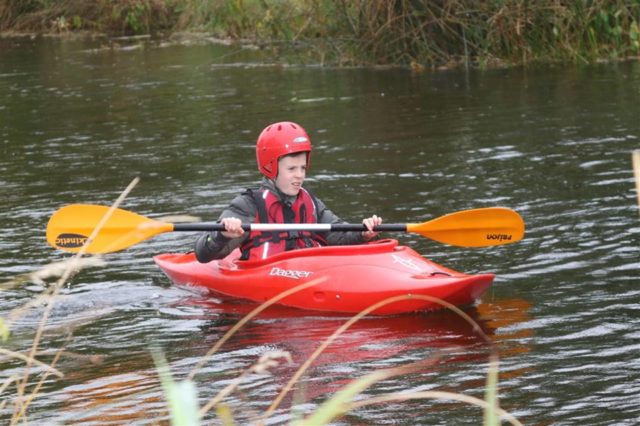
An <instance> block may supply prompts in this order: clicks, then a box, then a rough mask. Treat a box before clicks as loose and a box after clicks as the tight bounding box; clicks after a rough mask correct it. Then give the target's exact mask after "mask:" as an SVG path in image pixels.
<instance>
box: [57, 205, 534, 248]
mask: <svg viewBox="0 0 640 426" xmlns="http://www.w3.org/2000/svg"><path fill="white" fill-rule="evenodd" d="M109 210H111V215H110V217H109V218H108V219H107V220H106V221H105V222H104V224H103V225H102V227H101V228H100V230H99V232H98V233H97V235H96V236H95V237H94V238H93V240H92V241H89V243H88V245H87V248H86V253H90V254H100V253H110V252H114V251H119V250H123V249H125V248H127V247H131V246H132V245H135V244H138V243H140V242H142V241H144V240H147V239H149V238H151V237H153V236H155V235H158V234H162V233H165V232H181V231H221V230H224V226H223V225H221V224H219V223H211V222H205V223H176V224H174V223H167V222H161V221H159V220H154V219H150V218H147V217H144V216H141V215H139V214H137V213H133V212H130V211H127V210H123V209H111V208H110V207H107V206H99V205H92V204H70V205H68V206H65V207H62V208H61V209H59V210H58V211H56V212H55V213H54V214H53V215H52V216H51V218H50V219H49V223H48V224H47V241H48V242H49V244H51V246H53V247H55V248H57V249H61V250H65V251H70V252H74V253H75V252H78V251H80V249H81V248H82V246H83V245H84V244H85V243H87V240H88V239H89V236H90V235H91V233H92V232H93V230H94V228H96V226H97V225H98V224H99V223H100V222H101V221H102V220H103V218H104V217H105V215H106V214H107V212H109ZM242 229H244V230H245V231H282V232H284V231H315V232H346V231H365V230H366V227H365V226H364V225H363V224H348V223H338V224H328V223H309V224H307V223H301V224H291V223H283V224H280V223H278V224H270V223H251V224H243V225H242ZM374 229H375V230H376V231H391V232H411V233H416V234H420V235H422V236H423V237H426V238H430V239H432V240H435V241H439V242H441V243H445V244H450V245H455V246H461V247H487V246H497V245H501V244H508V243H515V242H516V241H519V240H521V239H522V237H523V236H524V221H523V220H522V217H520V215H519V214H518V213H516V212H515V211H513V210H511V209H508V208H505V207H487V208H480V209H472V210H462V211H459V212H455V213H450V214H447V215H444V216H441V217H438V218H436V219H432V220H429V221H427V222H423V223H406V224H382V225H379V226H377V227H375V228H374Z"/></svg>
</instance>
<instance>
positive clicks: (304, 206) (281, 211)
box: [240, 189, 327, 260]
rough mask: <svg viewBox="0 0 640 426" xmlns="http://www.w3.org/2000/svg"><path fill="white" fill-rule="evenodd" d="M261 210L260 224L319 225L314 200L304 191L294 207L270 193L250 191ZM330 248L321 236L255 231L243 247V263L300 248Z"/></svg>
mask: <svg viewBox="0 0 640 426" xmlns="http://www.w3.org/2000/svg"><path fill="white" fill-rule="evenodd" d="M247 192H248V193H249V194H250V195H252V196H253V200H254V201H255V204H256V207H257V210H258V211H257V213H256V219H255V222H256V223H317V221H318V219H317V214H316V204H315V202H314V199H313V196H312V195H311V194H310V193H309V192H307V191H306V190H304V189H301V190H300V192H299V193H298V196H297V197H296V200H295V201H294V203H293V204H292V205H291V207H289V206H287V205H286V204H284V203H283V202H282V201H280V199H278V197H277V196H276V195H275V194H274V193H273V192H271V191H269V190H268V189H260V190H250V189H249V190H247ZM323 245H327V242H326V240H325V239H324V238H322V237H321V236H320V235H318V234H316V233H315V232H311V231H282V232H278V231H273V232H262V231H252V232H251V234H250V235H249V239H248V240H247V242H246V243H245V244H243V245H242V247H240V250H241V251H242V257H241V259H242V260H257V259H265V258H267V257H268V256H272V255H274V254H276V253H281V252H283V251H288V250H293V249H297V248H308V247H319V246H323Z"/></svg>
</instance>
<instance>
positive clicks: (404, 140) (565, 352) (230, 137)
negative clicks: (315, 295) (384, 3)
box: [0, 39, 640, 425]
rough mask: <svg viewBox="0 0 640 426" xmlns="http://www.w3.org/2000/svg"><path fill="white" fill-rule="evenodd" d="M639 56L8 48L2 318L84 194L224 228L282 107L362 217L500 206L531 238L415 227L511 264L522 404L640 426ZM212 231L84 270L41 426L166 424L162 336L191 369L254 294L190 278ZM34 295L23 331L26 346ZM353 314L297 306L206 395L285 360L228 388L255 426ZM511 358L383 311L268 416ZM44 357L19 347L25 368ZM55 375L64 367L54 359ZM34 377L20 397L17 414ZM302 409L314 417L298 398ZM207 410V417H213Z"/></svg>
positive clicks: (18, 338)
mask: <svg viewBox="0 0 640 426" xmlns="http://www.w3.org/2000/svg"><path fill="white" fill-rule="evenodd" d="M639 98H640V63H638V62H621V63H615V64H597V65H590V66H547V67H538V68H532V69H528V70H522V69H505V70H491V71H484V72H478V71H470V72H464V71H442V72H433V73H431V72H427V73H422V74H413V73H411V72H410V71H407V70H399V69H386V70H381V69H326V68H319V67H296V66H283V65H282V64H278V63H273V62H272V61H271V59H269V58H268V57H267V56H265V57H263V56H262V53H261V52H259V51H250V50H242V49H237V48H232V47H224V46H213V45H207V44H197V43H196V44H171V43H141V44H139V43H127V42H125V41H118V42H117V43H107V42H105V41H104V40H93V41H92V40H82V41H80V40H66V41H63V40H55V39H35V40H30V39H14V40H7V39H0V153H1V155H0V199H1V200H2V209H0V281H2V282H7V281H11V280H16V279H17V280H18V281H20V282H21V283H20V284H19V285H17V286H11V285H5V286H4V287H5V289H4V290H2V293H1V299H0V314H2V316H3V317H4V318H5V319H7V318H9V316H10V315H11V314H12V313H15V310H16V309H17V308H19V307H21V306H23V305H24V304H25V303H27V302H28V301H30V300H32V299H34V298H36V297H37V296H38V295H40V294H41V293H42V292H43V291H44V289H45V288H46V287H45V286H43V285H42V284H38V283H31V282H23V281H24V280H21V277H24V274H28V273H30V272H32V271H34V270H36V269H38V268H40V267H42V266H43V265H45V264H48V263H50V262H55V261H60V260H63V259H66V258H68V257H69V255H68V254H65V253H61V252H57V251H54V250H53V249H51V248H50V247H49V246H48V245H47V243H46V240H45V236H44V231H45V227H46V223H47V221H48V218H49V217H50V215H51V214H52V213H53V212H54V211H55V210H56V209H57V208H59V207H61V206H63V205H65V204H70V203H91V204H110V203H112V202H113V201H114V200H115V199H116V198H117V196H118V195H119V194H120V193H121V191H122V190H123V189H124V188H125V187H126V186H127V185H128V184H129V182H130V181H131V180H132V179H133V178H135V177H139V178H140V183H139V184H138V185H137V186H136V187H135V188H134V190H133V191H132V192H131V194H130V195H129V196H128V197H127V198H126V200H125V201H124V203H123V204H122V207H123V208H125V209H128V210H131V211H135V212H138V213H140V214H143V215H146V216H148V217H154V218H156V217H160V216H164V215H177V214H180V215H184V214H187V215H193V216H198V217H200V218H201V219H202V220H205V221H208V220H214V219H215V218H216V217H217V215H218V214H219V212H220V211H221V209H223V208H224V207H225V206H226V205H227V203H228V202H229V201H230V200H231V198H232V197H233V196H234V195H235V194H237V193H238V192H239V191H241V190H242V189H243V188H245V187H248V186H251V185H253V184H254V183H255V182H256V181H257V180H258V178H259V176H258V172H257V170H256V168H255V160H254V151H253V147H254V142H255V139H256V137H257V135H258V133H259V132H260V130H261V129H262V128H263V127H264V126H265V125H266V124H268V123H269V122H273V121H279V120H292V121H296V122H299V123H301V124H302V125H303V126H305V127H306V129H307V131H308V132H309V133H310V135H311V138H312V141H313V144H314V154H313V159H312V164H311V170H310V173H309V178H308V181H307V185H308V187H309V188H312V189H313V190H314V192H315V193H316V195H318V196H319V197H320V198H321V199H323V200H324V201H325V203H326V204H328V205H329V206H330V207H331V208H332V210H334V211H335V212H336V213H338V214H339V215H340V216H341V217H343V218H344V219H346V220H348V221H357V222H359V221H360V220H361V218H362V217H365V216H367V215H370V214H372V213H377V214H378V215H381V216H382V217H384V219H385V221H386V222H387V223H392V222H398V223H404V222H421V221H426V220H429V219H431V218H434V217H437V216H440V215H443V214H446V213H449V212H453V211H457V210H463V209H469V208H477V207H485V206H494V205H501V206H507V207H510V208H513V209H515V210H517V211H518V212H519V213H520V214H521V215H522V216H523V217H524V219H525V222H526V225H527V233H526V237H525V239H524V240H523V241H521V242H519V243H517V244H512V245H505V246H500V247H495V248H483V249H466V248H459V247H450V246H445V245H443V244H439V243H435V242H433V241H429V240H428V239H426V238H423V237H420V236H416V235H413V234H411V235H409V234H407V235H386V236H387V237H394V238H398V239H399V240H400V241H401V243H403V244H405V245H408V246H410V247H412V248H414V249H415V250H417V251H418V252H420V253H421V254H423V255H425V256H427V257H429V258H430V259H432V260H434V261H436V262H438V263H441V264H443V265H445V266H447V267H450V268H453V269H456V270H460V271H464V272H468V273H477V272H494V273H496V274H497V278H496V280H495V283H494V285H493V286H492V287H491V288H490V289H489V290H488V292H487V293H485V294H484V295H483V297H482V298H481V299H480V300H478V301H477V303H476V304H475V305H474V306H472V307H468V308H466V309H465V312H467V314H469V315H470V316H471V317H472V318H473V319H474V320H476V321H477V322H478V323H479V324H480V326H481V327H482V329H483V330H484V332H485V333H487V334H488V335H489V337H490V338H491V339H492V340H493V341H494V342H495V344H496V346H497V349H498V352H499V356H500V376H499V383H500V385H499V395H500V401H501V406H502V408H504V409H506V410H507V411H509V412H510V413H511V414H512V415H514V416H516V417H517V418H518V419H519V420H520V421H522V422H523V423H525V424H540V425H542V424H567V425H568V424H592V425H596V424H602V425H604V424H618V425H620V424H622V425H631V424H637V422H638V421H639V420H638V419H640V361H639V359H640V356H639V355H640V331H638V330H639V329H640V288H639V287H638V283H639V280H638V278H639V275H640V216H639V214H638V206H637V202H636V192H635V189H634V182H633V173H632V169H631V151H632V150H633V149H638V148H640V139H639V137H640V102H638V99H639ZM194 238H195V235H193V234H188V233H172V234H164V235H161V236H157V237H155V238H153V239H151V240H149V241H147V242H144V243H142V244H139V245H136V246H134V247H131V248H130V249H127V250H125V251H123V252H119V253H114V254H110V255H107V256H105V257H104V261H105V262H106V266H104V267H94V268H90V269H86V270H83V271H82V272H81V273H80V274H78V275H76V276H75V277H73V279H72V280H70V282H69V283H68V285H66V286H65V287H64V289H63V290H62V292H61V294H60V296H59V297H58V298H57V299H56V300H55V303H54V304H53V306H52V310H51V315H50V317H49V319H48V320H47V323H46V327H45V333H44V336H43V340H42V344H41V349H43V350H45V353H44V354H42V359H43V360H44V361H51V352H52V351H55V350H58V349H60V348H64V349H65V352H64V353H63V355H62V356H61V357H60V359H59V361H58V363H57V364H56V365H57V367H58V368H59V369H60V370H61V372H62V373H64V377H63V378H57V377H54V376H49V377H47V378H46V380H45V382H44V384H43V386H42V388H41V389H40V392H39V395H38V396H37V397H36V398H35V399H34V400H33V402H32V404H31V406H30V408H29V410H28V412H27V417H28V419H29V420H30V421H31V422H32V424H44V423H47V424H94V425H107V424H125V423H136V424H152V423H154V422H157V421H163V420H165V419H167V418H168V417H167V410H166V403H165V400H164V397H163V393H162V390H161V387H160V382H159V379H158V374H157V371H156V369H155V367H154V364H153V361H152V358H151V356H150V349H151V348H160V349H161V350H162V352H163V353H164V355H165V357H166V358H167V360H168V363H169V366H170V368H171V371H172V373H173V374H174V376H175V377H176V378H177V379H182V378H184V377H186V375H187V374H188V373H189V372H190V371H191V370H192V369H193V368H194V366H195V365H196V363H197V362H198V361H199V360H200V359H201V357H202V356H203V355H204V354H205V353H206V352H207V351H208V350H209V348H210V347H211V346H212V345H213V344H214V343H215V342H216V341H217V340H218V339H219V338H220V337H221V336H222V335H223V334H224V333H225V332H226V331H227V330H228V329H229V328H230V327H232V326H233V325H234V324H235V323H237V322H238V320H239V319H240V318H242V316H243V315H244V314H246V313H247V312H249V311H250V310H251V309H252V308H253V307H254V305H251V304H248V303H240V302H229V301H226V302H222V301H220V300H217V299H215V298H206V297H202V296H199V295H195V294H193V293H190V292H187V291H186V290H184V289H180V288H176V287H174V286H172V285H171V283H170V282H169V280H168V279H167V278H166V277H164V275H163V274H162V273H161V271H160V270H159V269H158V268H157V267H156V266H155V265H154V263H153V261H152V259H151V258H152V256H153V255H155V254H159V253H162V252H167V251H172V252H181V251H187V250H190V249H191V246H192V243H193V241H194ZM43 309H44V308H43V307H42V306H39V307H35V308H32V309H30V310H28V311H26V312H22V315H21V316H20V317H19V318H18V319H17V320H16V322H15V323H13V325H12V330H11V338H10V339H9V340H8V341H6V342H4V343H3V344H2V346H3V347H4V348H6V349H10V350H14V351H27V350H28V349H29V348H30V347H31V346H30V345H31V342H32V341H33V338H34V333H35V330H36V328H37V327H38V325H39V324H40V321H41V316H42V314H43ZM347 319H348V317H345V316H336V315H323V314H317V313H310V312H304V311H297V310H293V309H283V308H273V309H270V310H268V311H266V312H265V313H264V314H262V315H261V316H260V317H258V318H257V319H256V320H254V321H252V322H250V323H249V324H248V325H247V326H245V327H244V328H243V329H242V330H241V331H240V332H239V333H238V334H237V335H235V336H234V337H233V338H232V339H231V340H230V341H229V342H227V343H226V344H225V345H224V346H223V348H222V349H221V351H220V352H219V353H218V354H216V355H215V356H214V357H213V359H211V360H210V362H208V363H207V364H206V365H205V367H204V368H203V369H202V370H201V372H200V373H199V374H198V375H196V376H195V382H196V385H197V390H198V395H199V397H200V403H201V405H204V404H205V403H206V402H207V401H208V400H209V399H211V398H212V397H213V396H214V395H216V394H217V393H218V392H219V391H221V390H222V389H223V388H224V387H225V386H226V385H227V384H229V383H230V382H231V381H232V380H233V379H234V378H236V377H237V376H238V375H239V374H240V373H241V372H242V371H243V370H244V369H246V368H248V367H249V366H250V365H251V364H252V363H254V362H256V360H257V358H258V357H259V356H260V355H261V354H263V353H265V352H268V351H270V350H285V351H289V352H290V353H291V355H292V358H293V364H292V365H281V366H280V367H277V368H275V370H274V375H272V376H270V375H266V374H253V375H249V376H248V377H246V378H245V379H244V380H243V382H242V384H241V386H240V390H239V391H237V392H234V393H233V394H231V395H230V396H229V397H227V398H226V399H225V403H226V404H227V405H228V406H229V408H230V409H231V411H232V413H233V416H234V418H235V421H236V422H237V423H238V424H244V423H247V422H251V421H254V420H255V418H256V416H259V415H260V414H261V413H263V412H264V411H265V410H266V408H267V407H268V406H269V405H270V404H271V402H272V401H273V399H274V398H275V396H276V395H277V393H278V392H279V390H280V389H281V387H282V386H283V385H284V384H285V383H286V381H287V380H288V379H289V378H290V377H291V375H292V374H293V373H294V371H295V370H296V369H297V367H298V366H299V365H300V364H301V363H302V362H304V360H305V359H306V357H307V356H308V355H309V354H311V353H312V352H313V351H314V350H315V349H316V347H317V346H318V345H319V344H320V342H321V341H322V340H323V339H324V338H325V337H327V336H329V335H330V334H331V333H332V332H333V331H334V330H336V329H337V328H338V327H339V326H340V325H341V324H343V323H344V322H345V321H346V320H347ZM488 354H489V348H488V346H487V344H486V343H485V342H484V341H483V340H482V339H481V338H479V337H478V336H477V335H476V334H474V332H473V331H472V330H471V329H470V327H469V326H468V325H467V324H466V323H465V322H464V321H463V320H461V319H460V318H458V317H457V316H456V315H454V314H453V313H450V312H437V313H428V314H413V315H404V316H397V317H389V318H370V319H365V320H363V321H361V322H359V323H357V324H356V325H355V326H354V328H352V329H351V330H350V331H349V332H347V333H346V334H345V335H344V336H343V337H341V338H340V339H339V340H338V341H336V342H335V343H334V344H333V345H331V346H330V347H329V348H328V350H327V351H326V352H325V353H324V354H323V355H322V356H321V357H320V358H319V359H318V360H317V361H316V363H314V365H313V366H312V368H311V369H310V371H309V372H308V373H307V374H306V375H305V376H304V377H303V378H302V380H301V382H300V383H299V386H298V390H297V393H296V395H295V396H294V397H293V398H291V397H290V398H288V399H285V401H284V402H283V404H282V406H281V407H280V408H279V409H278V410H277V411H276V413H275V414H274V415H273V416H272V417H271V418H270V419H269V420H268V423H271V424H282V423H286V422H288V421H289V420H290V419H291V417H290V416H291V415H292V414H296V413H302V414H308V413H310V412H312V411H313V410H314V409H315V408H317V407H318V405H319V404H320V403H321V402H322V401H324V400H326V399H327V398H328V397H329V396H330V395H331V394H333V393H334V392H335V391H337V390H339V389H340V388H342V387H343V386H344V385H345V384H347V383H348V382H349V381H350V380H352V379H354V378H358V377H361V376H363V375H365V374H367V373H370V372H372V371H375V370H378V369H381V368H387V367H394V366H400V365H404V364H407V363H410V362H413V361H417V360H421V359H432V360H433V363H432V364H431V365H429V366H427V367H425V368H423V369H421V370H420V371H418V372H414V373H411V374H407V375H403V376H400V377H394V378H391V379H387V380H385V381H383V382H381V383H378V384H376V385H374V386H373V387H372V388H370V389H368V390H367V391H366V392H365V395H366V396H374V395H380V394H383V393H386V392H394V391H405V392H411V391H426V390H444V391H450V392H456V393H463V394H466V395H470V396H475V397H479V398H482V397H483V394H484V389H485V378H486V372H487V365H488ZM22 366H23V363H22V362H21V361H16V360H8V359H7V358H2V364H1V371H2V381H3V383H7V380H9V379H10V378H11V377H13V376H17V375H19V374H21V372H23V371H24V370H23V369H22ZM32 372H33V375H32V376H31V383H33V384H35V383H37V381H38V380H39V378H40V377H41V371H40V370H39V369H38V368H36V367H34V368H33V369H32ZM14 399H15V385H9V386H8V387H7V388H6V389H3V392H2V400H3V401H6V402H3V404H4V405H2V412H1V413H0V418H2V419H3V422H4V421H7V420H8V419H9V418H10V417H11V412H12V410H13V401H14ZM292 405H295V408H294V409H293V410H292V409H291V407H292ZM214 418H215V414H213V413H209V414H208V415H207V417H206V419H207V420H206V421H207V423H215V422H214ZM481 421H482V412H481V410H480V409H478V408H476V407H472V406H468V405H464V404H461V403H453V402H447V401H432V400H421V401H414V402H402V403H388V404H384V405H372V406H367V407H364V408H361V409H358V410H356V411H353V412H351V413H349V414H348V415H346V416H345V417H342V418H341V419H340V420H337V421H336V423H337V424H478V423H480V422H481Z"/></svg>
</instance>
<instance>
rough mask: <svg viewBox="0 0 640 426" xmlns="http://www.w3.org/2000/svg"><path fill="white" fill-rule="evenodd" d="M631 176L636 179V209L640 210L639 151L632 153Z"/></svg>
mask: <svg viewBox="0 0 640 426" xmlns="http://www.w3.org/2000/svg"><path fill="white" fill-rule="evenodd" d="M631 156H632V162H633V174H634V175H635V178H636V196H637V197H638V209H640V149H636V150H635V151H633V154H631Z"/></svg>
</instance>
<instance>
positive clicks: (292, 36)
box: [0, 0, 640, 68]
mask: <svg viewBox="0 0 640 426" xmlns="http://www.w3.org/2000/svg"><path fill="white" fill-rule="evenodd" d="M0 31H2V32H4V33H7V32H10V33H14V34H15V33H32V34H33V33H36V34H43V33H69V32H80V31H85V32H91V33H96V32H98V33H104V34H107V35H140V34H155V35H160V36H162V35H167V34H171V33H174V32H179V31H197V32H206V33H208V34H211V35H213V36H215V37H218V38H223V39H227V40H232V41H236V42H239V43H251V44H255V45H258V46H261V47H264V48H269V49H272V50H273V52H274V55H277V54H278V53H279V52H280V50H281V49H289V48H295V49H297V50H298V51H299V52H301V53H302V54H301V55H299V58H300V60H301V61H304V62H310V63H322V64H330V65H404V66H408V65H412V66H414V67H416V68H422V67H434V66H436V67H437V66H480V67H486V66H493V65H526V64H529V63H531V62H539V61H542V62H549V61H554V62H555V61H562V62H584V63H586V62H594V61H600V60H615V59H621V58H622V59H623V58H628V57H633V58H637V57H638V56H639V55H640V0H580V1H568V0H540V1H536V2H531V1H527V0H494V1H481V2H476V1H470V0H440V1H415V0H393V1H391V0H209V1H207V0H94V1H86V0H5V1H4V2H3V3H0Z"/></svg>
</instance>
